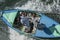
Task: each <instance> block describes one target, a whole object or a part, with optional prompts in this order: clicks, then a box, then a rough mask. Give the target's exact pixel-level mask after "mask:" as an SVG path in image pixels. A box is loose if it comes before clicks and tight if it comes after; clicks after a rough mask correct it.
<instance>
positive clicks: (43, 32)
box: [34, 15, 59, 38]
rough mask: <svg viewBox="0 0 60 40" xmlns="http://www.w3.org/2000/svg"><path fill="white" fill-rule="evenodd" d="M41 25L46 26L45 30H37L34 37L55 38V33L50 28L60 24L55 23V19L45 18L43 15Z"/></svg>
mask: <svg viewBox="0 0 60 40" xmlns="http://www.w3.org/2000/svg"><path fill="white" fill-rule="evenodd" d="M41 23H43V24H44V25H45V26H44V29H43V30H38V29H37V30H36V32H35V35H34V36H36V37H46V38H54V37H55V36H54V35H53V32H51V30H50V29H49V27H51V26H52V25H53V24H55V25H58V24H59V23H58V22H56V21H54V20H53V19H51V18H49V17H47V16H45V15H41V19H40V24H41Z"/></svg>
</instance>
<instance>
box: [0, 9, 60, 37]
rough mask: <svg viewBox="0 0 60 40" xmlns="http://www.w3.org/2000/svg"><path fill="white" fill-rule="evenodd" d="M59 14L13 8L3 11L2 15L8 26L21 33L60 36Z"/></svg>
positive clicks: (35, 35) (33, 35) (31, 35)
mask: <svg viewBox="0 0 60 40" xmlns="http://www.w3.org/2000/svg"><path fill="white" fill-rule="evenodd" d="M57 15H58V16H57ZM59 15H60V14H52V13H43V12H38V11H32V10H18V9H11V10H3V11H1V15H0V17H1V20H3V21H4V23H5V24H7V26H8V27H10V28H12V29H14V30H16V31H17V32H19V33H20V34H21V35H28V36H30V37H32V38H60V21H59V20H60V19H59ZM33 18H36V19H33ZM32 19H33V21H32ZM35 26H36V27H35Z"/></svg>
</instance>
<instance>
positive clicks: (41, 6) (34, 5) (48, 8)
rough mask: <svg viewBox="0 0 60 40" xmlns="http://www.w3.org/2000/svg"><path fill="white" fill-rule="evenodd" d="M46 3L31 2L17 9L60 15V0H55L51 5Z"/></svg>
mask: <svg viewBox="0 0 60 40" xmlns="http://www.w3.org/2000/svg"><path fill="white" fill-rule="evenodd" d="M46 2H47V1H46ZM46 2H42V1H41V0H29V1H28V2H27V3H25V4H24V5H22V6H21V7H19V6H16V7H15V9H23V10H24V9H25V10H34V11H41V12H45V13H47V12H48V13H50V12H51V13H60V9H59V8H60V5H59V0H57V1H56V0H54V1H53V2H52V3H51V4H46Z"/></svg>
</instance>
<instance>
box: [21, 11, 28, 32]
mask: <svg viewBox="0 0 60 40" xmlns="http://www.w3.org/2000/svg"><path fill="white" fill-rule="evenodd" d="M20 17H21V23H22V24H23V31H25V29H29V18H28V17H27V13H26V12H23V13H22V15H21V16H20Z"/></svg>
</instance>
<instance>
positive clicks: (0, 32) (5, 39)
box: [0, 20, 10, 40]
mask: <svg viewBox="0 0 60 40" xmlns="http://www.w3.org/2000/svg"><path fill="white" fill-rule="evenodd" d="M8 31H9V29H8V27H7V25H6V24H5V23H4V22H3V21H2V20H0V40H10V39H9V32H8Z"/></svg>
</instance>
